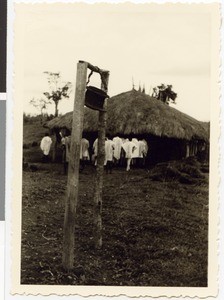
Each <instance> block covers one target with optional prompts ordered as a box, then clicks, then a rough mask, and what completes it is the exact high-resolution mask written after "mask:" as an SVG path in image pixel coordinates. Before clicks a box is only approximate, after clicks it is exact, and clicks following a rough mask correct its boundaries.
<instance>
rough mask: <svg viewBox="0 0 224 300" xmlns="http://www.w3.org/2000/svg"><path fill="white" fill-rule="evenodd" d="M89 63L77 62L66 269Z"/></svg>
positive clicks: (69, 258)
mask: <svg viewBox="0 0 224 300" xmlns="http://www.w3.org/2000/svg"><path fill="white" fill-rule="evenodd" d="M86 77H87V63H85V62H79V63H78V64H77V75H76V90H75V101H74V110H73V121H72V133H71V145H70V160H69V166H68V181H67V197H66V201H65V217H64V239H63V255H62V264H63V267H64V268H65V269H66V270H71V269H73V266H74V248H75V239H74V231H75V220H76V206H77V202H78V187H79V163H80V141H81V138H82V130H83V118H84V100H85V90H86Z"/></svg>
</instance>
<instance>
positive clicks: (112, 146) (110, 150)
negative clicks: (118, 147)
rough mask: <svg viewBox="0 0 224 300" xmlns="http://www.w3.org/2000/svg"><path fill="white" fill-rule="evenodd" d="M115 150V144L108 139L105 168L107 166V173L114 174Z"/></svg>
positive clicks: (106, 141)
mask: <svg viewBox="0 0 224 300" xmlns="http://www.w3.org/2000/svg"><path fill="white" fill-rule="evenodd" d="M114 149H115V144H114V142H113V141H112V140H110V139H107V138H106V140H105V160H104V166H106V171H107V173H109V172H110V173H112V168H113V157H114Z"/></svg>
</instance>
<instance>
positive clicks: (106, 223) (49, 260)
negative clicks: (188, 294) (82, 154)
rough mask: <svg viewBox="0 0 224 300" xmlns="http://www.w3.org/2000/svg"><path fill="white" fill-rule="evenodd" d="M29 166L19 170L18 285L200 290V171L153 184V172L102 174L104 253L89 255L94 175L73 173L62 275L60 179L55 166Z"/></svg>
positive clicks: (204, 216)
mask: <svg viewBox="0 0 224 300" xmlns="http://www.w3.org/2000/svg"><path fill="white" fill-rule="evenodd" d="M175 164H176V162H175ZM36 166H37V167H38V170H37V171H36V172H31V171H29V170H28V171H24V172H23V202H22V207H23V209H22V262H21V283H22V284H74V285H76V284H84V285H126V286H134V285H135V286H136V285H137V286H188V287H189V286H191V287H196V286H197V287H199V286H201V287H204V286H206V285H207V255H208V251H207V250H208V240H207V235H208V178H207V177H208V174H207V173H206V174H205V175H204V176H202V177H201V178H198V179H195V180H196V181H195V182H194V183H192V184H183V183H180V182H179V181H178V180H177V178H176V177H175V176H173V177H172V176H171V177H170V178H167V180H164V178H163V176H158V178H155V172H157V175H159V171H158V167H157V171H155V170H156V169H155V168H154V169H152V170H144V169H133V170H131V171H130V173H127V172H126V171H125V170H124V169H115V170H114V171H113V173H112V174H105V178H104V190H103V248H102V249H101V250H95V249H94V246H93V232H92V228H93V192H94V174H95V169H94V167H92V166H87V167H86V169H85V170H84V171H83V172H82V173H80V187H79V190H80V193H79V202H78V207H77V218H76V220H75V222H76V229H75V231H76V233H75V243H76V246H75V253H76V257H75V269H74V271H73V272H72V273H69V274H68V273H66V272H65V271H64V270H63V269H62V240H63V234H62V232H63V218H64V200H65V191H66V179H67V178H66V176H65V175H63V170H62V165H61V164H40V163H38V164H36ZM162 167H163V168H164V165H163V166H162ZM160 175H161V174H160ZM80 270H81V272H80Z"/></svg>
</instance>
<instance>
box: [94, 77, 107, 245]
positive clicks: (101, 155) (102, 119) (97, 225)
mask: <svg viewBox="0 0 224 300" xmlns="http://www.w3.org/2000/svg"><path fill="white" fill-rule="evenodd" d="M103 76H104V78H102V77H101V80H102V84H101V89H102V90H104V91H105V92H106V93H107V89H108V81H109V72H107V73H104V75H103ZM103 108H104V111H99V121H98V152H97V168H96V182H95V193H94V242H95V248H96V249H101V247H102V192H103V176H104V160H105V137H106V119H107V99H105V101H104V107H103Z"/></svg>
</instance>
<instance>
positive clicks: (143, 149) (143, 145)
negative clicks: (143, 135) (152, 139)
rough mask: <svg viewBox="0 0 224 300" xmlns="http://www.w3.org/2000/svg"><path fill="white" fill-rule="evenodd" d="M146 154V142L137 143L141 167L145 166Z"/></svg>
mask: <svg viewBox="0 0 224 300" xmlns="http://www.w3.org/2000/svg"><path fill="white" fill-rule="evenodd" d="M147 153H148V144H147V142H146V140H140V141H139V158H140V166H141V167H143V166H144V165H145V160H146V156H147Z"/></svg>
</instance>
